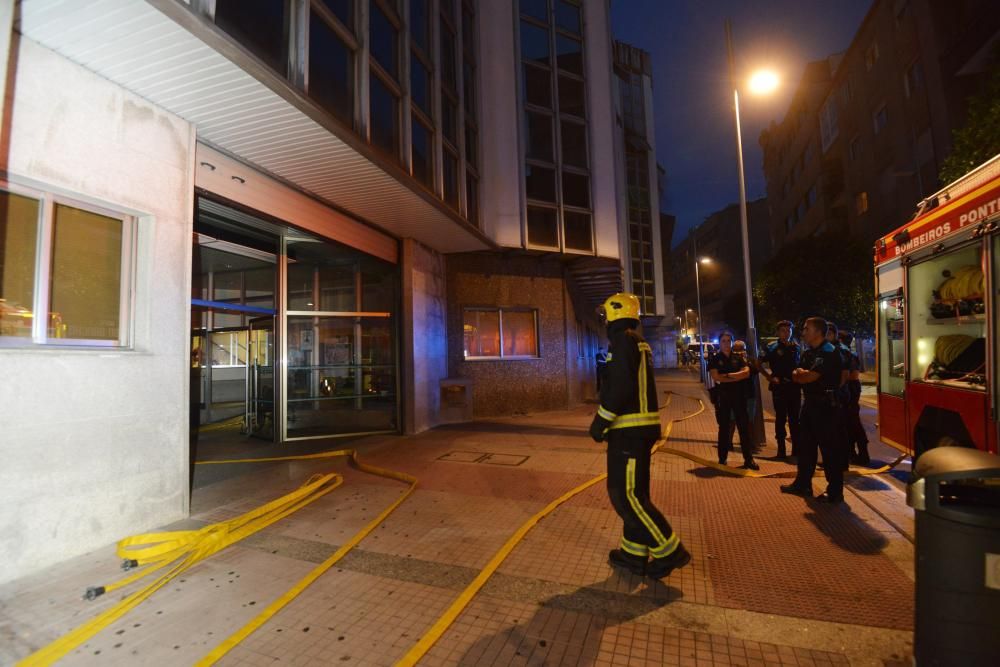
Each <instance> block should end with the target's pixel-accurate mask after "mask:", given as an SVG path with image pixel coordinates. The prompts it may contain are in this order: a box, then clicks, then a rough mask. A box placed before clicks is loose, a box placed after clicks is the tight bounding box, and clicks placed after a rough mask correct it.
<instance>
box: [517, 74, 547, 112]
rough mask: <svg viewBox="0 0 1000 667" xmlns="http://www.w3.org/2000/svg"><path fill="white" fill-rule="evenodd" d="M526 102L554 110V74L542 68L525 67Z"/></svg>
mask: <svg viewBox="0 0 1000 667" xmlns="http://www.w3.org/2000/svg"><path fill="white" fill-rule="evenodd" d="M524 101H525V102H527V103H528V104H532V105H534V106H539V107H545V108H547V109H551V108H552V73H551V72H550V71H549V70H547V69H544V68H541V67H532V66H531V65H525V66H524Z"/></svg>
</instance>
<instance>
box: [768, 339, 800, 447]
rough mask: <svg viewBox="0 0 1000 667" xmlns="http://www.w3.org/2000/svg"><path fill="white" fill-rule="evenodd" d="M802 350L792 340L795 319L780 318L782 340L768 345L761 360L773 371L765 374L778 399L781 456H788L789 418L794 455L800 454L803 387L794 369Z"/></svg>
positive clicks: (776, 424) (777, 435)
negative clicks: (795, 378) (797, 449)
mask: <svg viewBox="0 0 1000 667" xmlns="http://www.w3.org/2000/svg"><path fill="white" fill-rule="evenodd" d="M801 354H802V350H801V348H800V347H799V344H798V343H796V342H795V341H794V340H792V323H791V322H790V321H789V320H782V321H781V322H778V340H776V341H775V342H773V343H771V344H770V345H768V346H767V349H765V350H764V354H762V355H761V357H760V361H761V363H764V364H767V365H768V367H769V368H770V372H767V371H765V372H764V374H765V376H766V377H767V388H768V389H769V390H770V391H771V400H772V402H773V403H774V439H775V440H776V441H777V442H778V458H779V459H783V458H787V456H788V450H787V449H786V448H785V435H786V431H785V422H787V423H788V431H790V432H791V436H792V456H797V452H796V448H797V443H798V441H799V410H800V409H801V408H802V390H801V389H800V388H799V385H797V384H795V383H794V382H792V371H793V370H795V369H796V368H797V367H798V365H799V356H800V355H801Z"/></svg>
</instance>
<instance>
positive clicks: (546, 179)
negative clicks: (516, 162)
mask: <svg viewBox="0 0 1000 667" xmlns="http://www.w3.org/2000/svg"><path fill="white" fill-rule="evenodd" d="M524 174H525V191H526V193H527V195H528V199H536V200H538V201H545V202H552V203H555V201H556V172H555V170H554V169H552V168H550V167H539V166H537V165H533V164H529V165H526V166H525V168H524Z"/></svg>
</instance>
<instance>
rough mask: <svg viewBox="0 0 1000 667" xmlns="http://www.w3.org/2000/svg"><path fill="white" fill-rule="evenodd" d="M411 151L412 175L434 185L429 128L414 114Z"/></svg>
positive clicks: (428, 185)
mask: <svg viewBox="0 0 1000 667" xmlns="http://www.w3.org/2000/svg"><path fill="white" fill-rule="evenodd" d="M410 143H411V146H410V148H411V151H412V162H413V177H414V178H416V179H417V180H418V181H420V182H421V183H423V184H424V185H426V186H427V187H428V188H433V187H434V159H433V155H434V150H433V148H434V144H433V134H432V133H431V130H430V128H428V127H427V126H426V125H424V123H423V121H421V120H420V119H418V118H417V117H416V116H414V118H413V126H412V130H411V140H410Z"/></svg>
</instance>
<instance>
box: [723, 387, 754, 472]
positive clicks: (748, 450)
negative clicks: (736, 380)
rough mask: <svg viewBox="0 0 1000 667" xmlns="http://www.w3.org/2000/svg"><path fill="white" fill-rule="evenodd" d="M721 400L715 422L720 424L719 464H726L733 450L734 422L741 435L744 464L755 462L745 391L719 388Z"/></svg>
mask: <svg viewBox="0 0 1000 667" xmlns="http://www.w3.org/2000/svg"><path fill="white" fill-rule="evenodd" d="M719 390H720V391H719V400H718V402H717V403H716V404H715V421H717V422H718V423H719V440H718V447H719V463H725V462H726V460H727V459H728V458H729V451H730V450H731V449H732V448H733V429H732V424H733V422H735V423H736V430H737V431H738V432H739V434H740V449H741V450H742V452H743V462H744V463H750V462H751V461H753V439H752V438H751V437H750V416H749V415H748V414H747V398H746V394H745V393H743V391H726V390H725V389H723V388H722V387H721V386H720V387H719Z"/></svg>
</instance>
